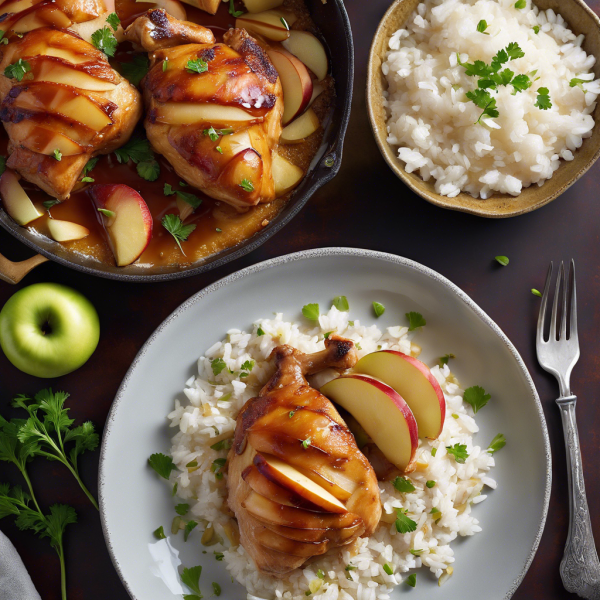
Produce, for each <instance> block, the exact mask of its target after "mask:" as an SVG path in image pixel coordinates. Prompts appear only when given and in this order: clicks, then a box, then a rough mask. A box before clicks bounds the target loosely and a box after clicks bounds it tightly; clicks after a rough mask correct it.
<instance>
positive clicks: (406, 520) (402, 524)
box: [395, 508, 417, 533]
mask: <svg viewBox="0 0 600 600" xmlns="http://www.w3.org/2000/svg"><path fill="white" fill-rule="evenodd" d="M407 512H408V511H407V510H406V509H403V508H397V509H396V523H395V524H396V531H397V532H398V533H410V532H411V531H416V529H417V524H416V523H415V522H414V521H413V520H412V519H411V518H410V517H408V516H407V514H406V513H407Z"/></svg>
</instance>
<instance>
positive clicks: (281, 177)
mask: <svg viewBox="0 0 600 600" xmlns="http://www.w3.org/2000/svg"><path fill="white" fill-rule="evenodd" d="M271 172H272V173H273V183H274V184H275V195H276V196H277V197H279V196H283V194H285V193H287V192H289V191H290V190H292V189H293V188H295V187H296V186H297V185H298V184H299V183H300V181H302V178H303V177H304V171H303V170H302V169H301V168H300V167H297V166H296V165H293V164H292V163H291V162H289V161H288V160H286V159H285V158H283V156H280V155H279V154H273V161H272V163H271Z"/></svg>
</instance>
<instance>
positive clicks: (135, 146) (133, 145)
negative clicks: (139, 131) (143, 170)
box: [115, 138, 154, 165]
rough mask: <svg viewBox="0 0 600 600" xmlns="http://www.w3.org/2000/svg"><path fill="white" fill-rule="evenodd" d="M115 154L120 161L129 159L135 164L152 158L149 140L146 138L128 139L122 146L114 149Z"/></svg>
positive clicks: (124, 161) (152, 153)
mask: <svg viewBox="0 0 600 600" xmlns="http://www.w3.org/2000/svg"><path fill="white" fill-rule="evenodd" d="M115 155H116V157H117V160H118V161H119V162H120V163H126V162H128V161H129V160H131V161H133V162H134V163H135V164H136V165H137V164H138V163H140V162H148V161H151V160H154V152H152V149H151V148H150V142H149V141H148V140H147V139H146V138H133V139H131V140H129V141H128V142H127V143H126V144H125V145H124V146H121V147H120V148H117V149H116V150H115Z"/></svg>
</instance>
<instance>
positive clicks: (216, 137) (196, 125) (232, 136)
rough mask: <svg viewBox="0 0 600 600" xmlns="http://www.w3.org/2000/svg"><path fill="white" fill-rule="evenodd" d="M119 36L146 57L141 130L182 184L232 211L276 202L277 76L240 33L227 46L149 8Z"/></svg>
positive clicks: (235, 31) (226, 38)
mask: <svg viewBox="0 0 600 600" xmlns="http://www.w3.org/2000/svg"><path fill="white" fill-rule="evenodd" d="M125 38H126V39H128V40H131V41H133V42H134V43H136V44H138V45H140V46H142V47H143V48H144V49H146V50H148V51H150V52H151V54H150V71H149V73H148V75H147V76H146V77H145V79H144V81H143V82H142V86H143V90H144V98H145V103H146V108H147V115H146V120H145V126H146V132H147V135H148V139H149V140H150V142H151V144H152V146H153V148H154V149H155V150H156V151H157V152H159V153H160V154H162V155H164V156H165V158H166V159H167V160H168V161H169V162H170V163H171V164H172V165H173V167H174V168H175V171H176V172H177V174H178V175H179V176H180V177H182V178H183V179H184V180H185V181H187V183H189V184H190V185H193V186H194V187H197V188H198V189H201V190H203V191H204V192H205V193H206V194H208V195H209V196H211V197H213V198H216V199H217V200H223V201H224V202H227V203H229V204H231V205H233V206H235V207H237V208H238V209H242V208H246V207H248V206H253V205H255V204H258V203H259V202H270V201H271V200H273V199H274V198H275V186H274V183H273V176H272V172H271V159H272V151H273V150H274V148H275V147H276V145H277V143H278V141H279V136H280V133H281V115H282V112H283V93H282V88H281V83H280V81H279V78H278V74H277V71H276V70H275V68H274V67H273V65H272V64H271V62H270V60H269V58H268V56H267V54H266V53H265V51H264V50H263V49H262V48H261V46H260V45H259V44H258V43H257V42H256V40H255V39H254V38H252V37H251V36H250V35H249V34H248V33H247V32H246V31H245V30H242V29H231V30H229V31H228V32H227V33H226V34H225V36H224V42H225V43H215V38H214V36H213V34H212V33H211V32H210V30H208V29H205V28H203V27H201V26H199V25H195V24H194V23H187V22H184V21H178V20H177V19H174V18H173V17H171V16H169V15H168V14H167V13H166V12H165V11H164V10H160V9H154V10H150V11H148V13H147V14H146V15H144V16H142V17H139V18H138V19H136V20H135V21H134V22H133V23H132V24H131V25H130V26H129V27H128V28H127V30H126V32H125Z"/></svg>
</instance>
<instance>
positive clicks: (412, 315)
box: [406, 311, 427, 331]
mask: <svg viewBox="0 0 600 600" xmlns="http://www.w3.org/2000/svg"><path fill="white" fill-rule="evenodd" d="M406 318H407V319H408V330H409V331H414V330H415V329H417V328H419V327H424V326H425V325H427V321H426V320H425V319H424V317H423V315H422V314H421V313H418V312H414V311H411V312H408V313H406Z"/></svg>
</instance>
